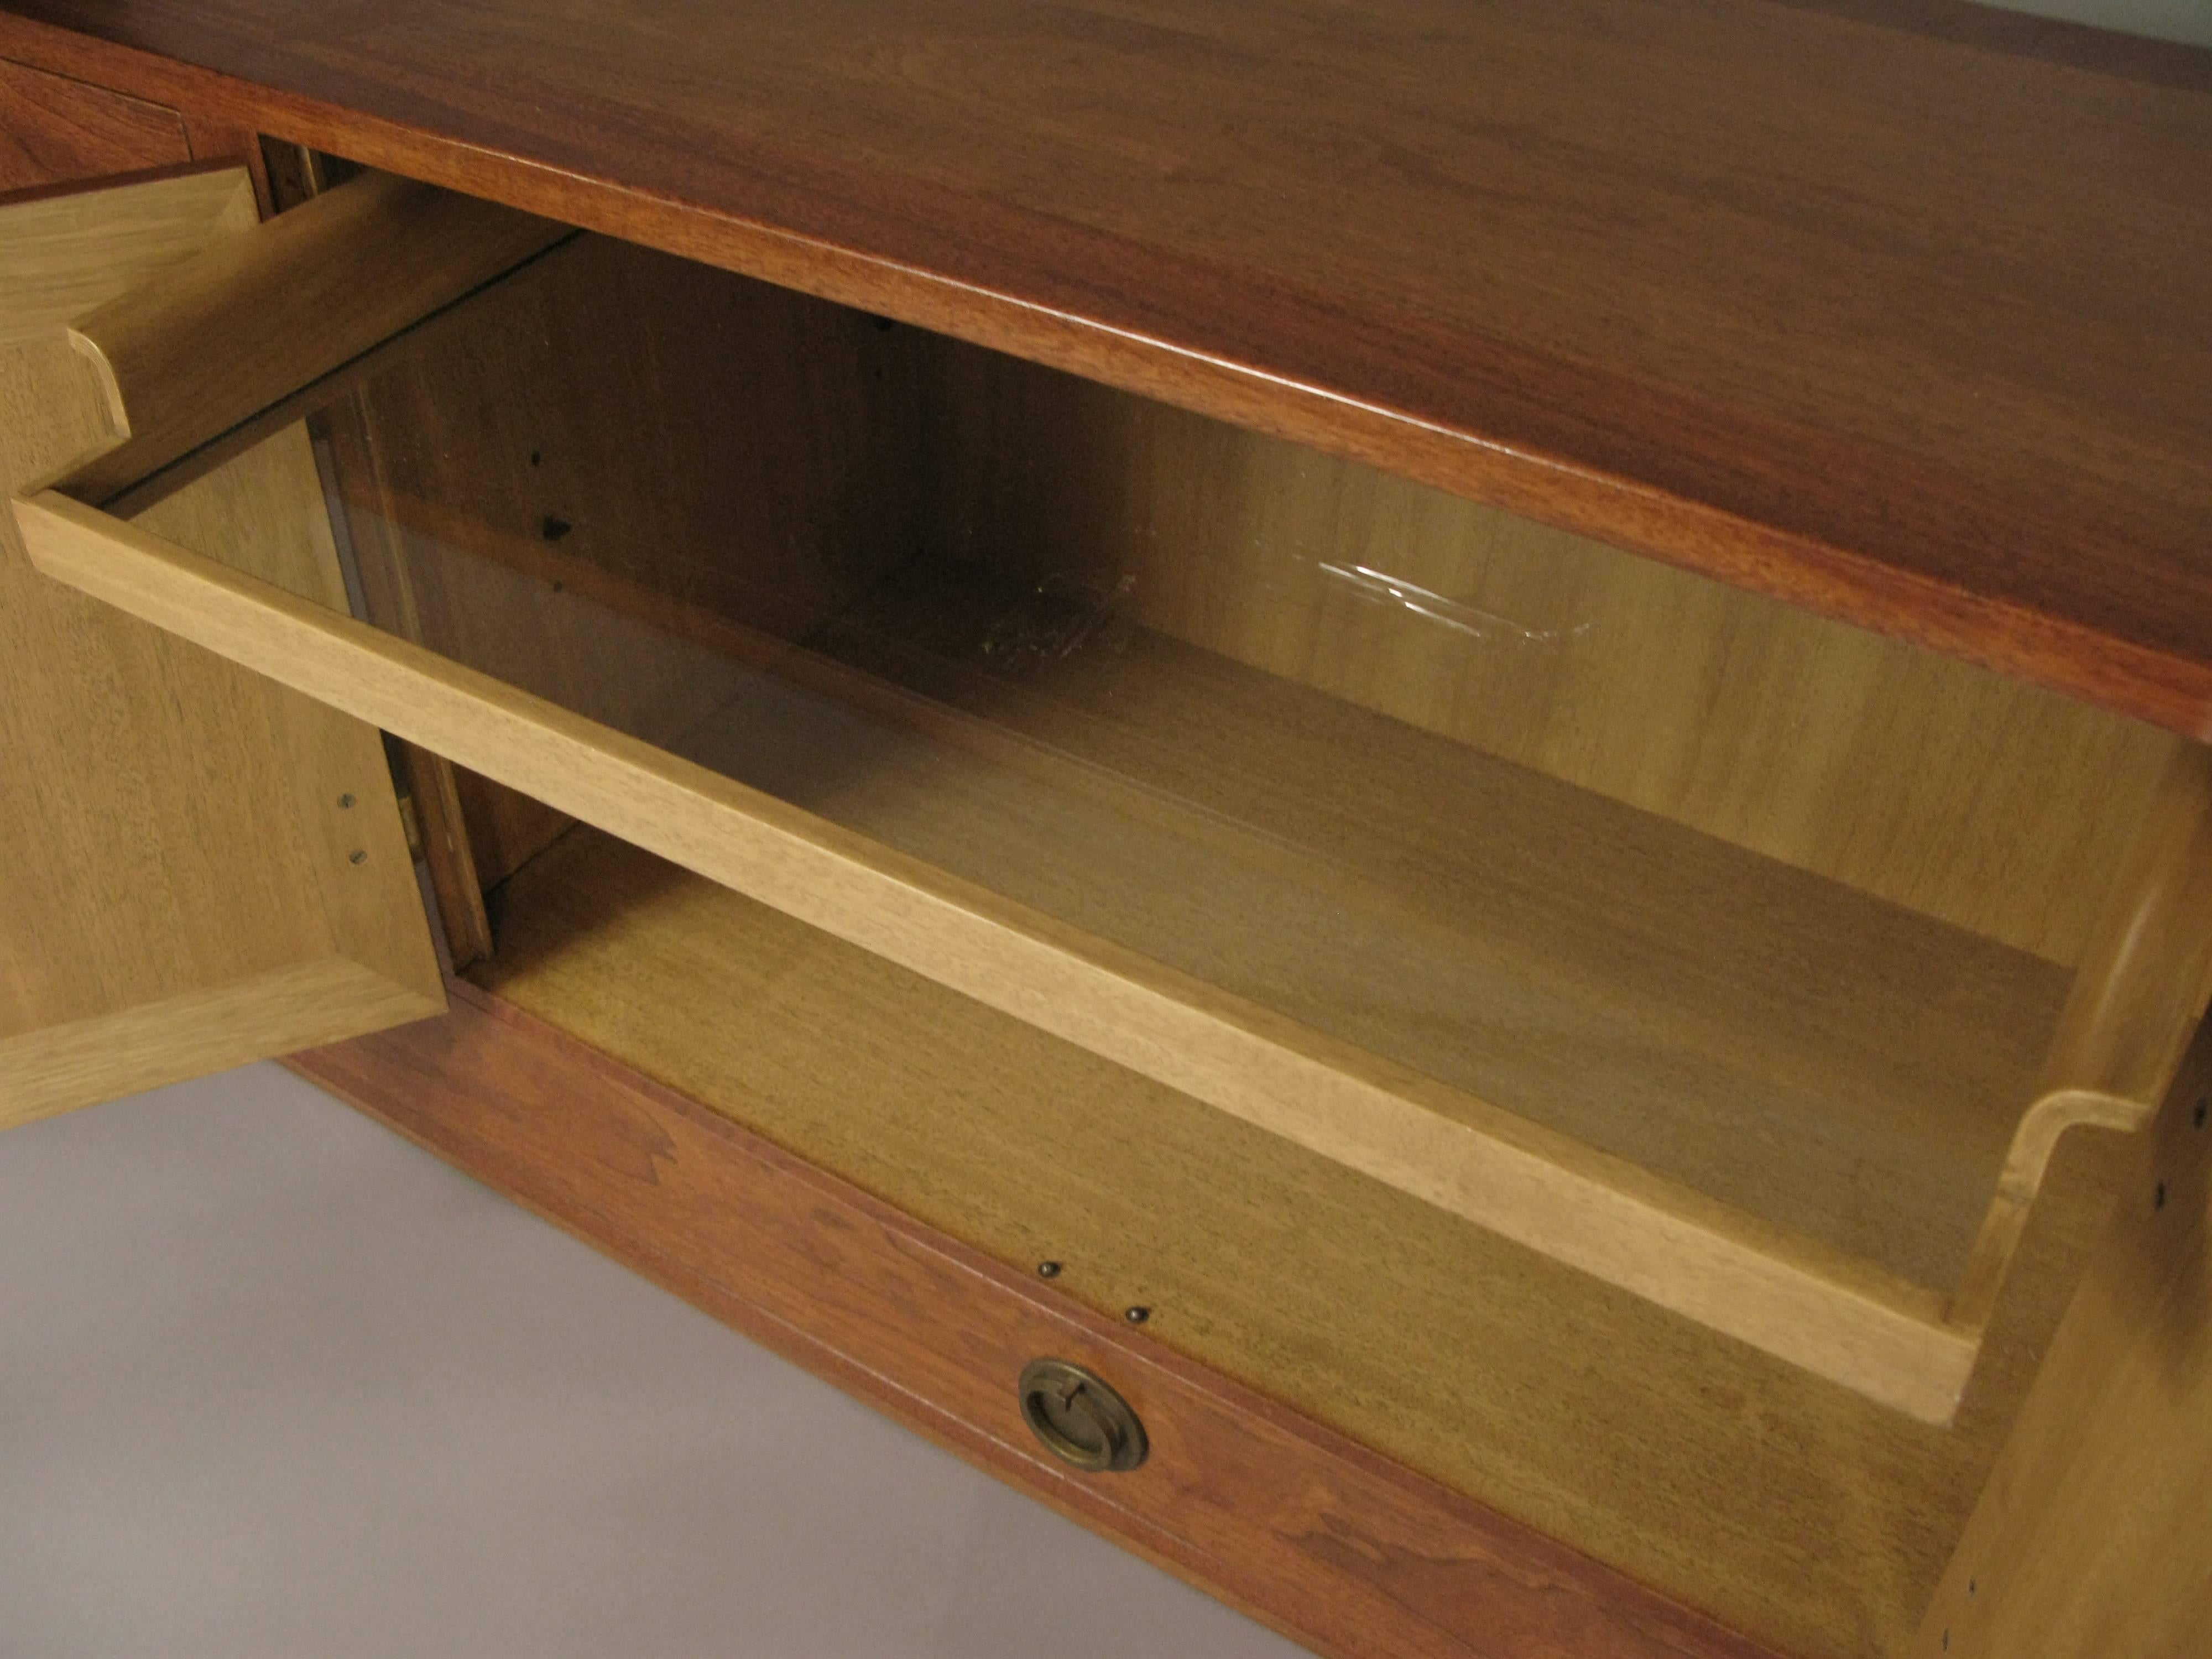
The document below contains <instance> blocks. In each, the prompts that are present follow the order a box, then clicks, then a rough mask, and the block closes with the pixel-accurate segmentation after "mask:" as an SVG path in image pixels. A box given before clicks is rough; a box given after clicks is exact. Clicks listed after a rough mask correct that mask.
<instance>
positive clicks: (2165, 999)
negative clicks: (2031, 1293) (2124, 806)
mask: <svg viewBox="0 0 2212 1659" xmlns="http://www.w3.org/2000/svg"><path fill="white" fill-rule="evenodd" d="M2208 1000H2212V750H2206V749H2203V748H2202V747H2199V746H2197V745H2194V744H2191V745H2189V746H2187V747H2185V748H2184V749H2182V750H2179V752H2177V753H2176V754H2175V755H2174V756H2173V757H2172V763H2171V764H2170V765H2169V766H2168V767H2167V769H2166V775H2165V777H2164V778H2163V779H2162V780H2161V781H2160V787H2159V791H2158V793H2157V795H2156V797H2155V798H2154V799H2153V800H2152V802H2151V803H2150V805H2149V808H2148V811H2146V812H2145V813H2144V815H2143V820H2142V824H2141V826H2140V828H2139V829H2138V832H2137V834H2136V842H2135V845H2134V846H2133V847H2132V848H2130V849H2129V852H2128V856H2127V858H2126V859H2125V860H2124V861H2123V862H2122V863H2121V865H2120V866H2119V867H2118V869H2117V870H2115V871H2114V872H2113V874H2112V881H2111V883H2110V884H2109V887H2108V890H2107V893H2106V900H2105V908H2104V913H2103V915H2101V916H2100V919H2099V921H2098V924H2097V931H2096V933H2095V934H2094V935H2093V937H2092V939H2091V941H2090V949H2089V952H2088V954H2087V957H2086V958H2085V960H2084V961H2083V963H2082V964H2081V972H2080V973H2079V974H2077V975H2075V981H2074V988H2073V990H2072V992H2071V994H2069V996H2068V998H2067V1003H2066V1009H2065V1012H2064V1013H2063V1015H2062V1016H2061V1017H2060V1019H2059V1024H2058V1031H2057V1037H2056V1038H2055V1040H2054V1041H2053V1042H2052V1043H2051V1053H2050V1055H2049V1057H2048V1058H2047V1059H2046V1060H2045V1063H2044V1072H2043V1079H2042V1085H2041V1091H2040V1093H2039V1096H2038V1098H2037V1100H2036V1103H2035V1105H2034V1106H2033V1108H2032V1109H2030V1110H2029V1112H2028V1115H2027V1120H2026V1121H2024V1122H2023V1123H2022V1124H2021V1132H2020V1134H2019V1136H2018V1137H2017V1138H2016V1139H2015V1142H2014V1145H2013V1149H2012V1152H2010V1154H2009V1155H2008V1158H2006V1161H2005V1169H2004V1173H2003V1174H2002V1176H2000V1178H1999V1180H1998V1182H1997V1199H1996V1203H1995V1204H1994V1205H1992V1206H1990V1214H1989V1218H1988V1219H1987V1220H1986V1221H1985V1222H1984V1224H1983V1226H1982V1232H1981V1237H1979V1238H1978V1239H1977V1240H1976V1241H1975V1244H1974V1255H1973V1257H1972V1260H1971V1261H1969V1262H1968V1264H1967V1267H1966V1273H1965V1275H1964V1277H1963V1279H1961V1281H1960V1288H1959V1291H1958V1294H1957V1295H1956V1296H1955V1297H1954V1298H1953V1301H1952V1304H1951V1317H1952V1319H1953V1320H1954V1321H1955V1322H1958V1323H1960V1324H1964V1325H1969V1326H1971V1325H1973V1324H1976V1323H1978V1322H1980V1321H1981V1320H1982V1319H1984V1318H1985V1317H1986V1316H1988V1313H1989V1311H1990V1308H1991V1307H1992V1306H1993V1305H1994V1304H1995V1303H1996V1292H1997V1285H1998V1283H1999V1282H2000V1281H2002V1278H2003V1276H2004V1272H2005V1267H2006V1265H2007V1263H2008V1261H2010V1260H2011V1255H2012V1245H2013V1243H2014V1242H2015V1240H2016V1239H2017V1238H2018V1237H2019V1236H2020V1229H2021V1225H2022V1213H2021V1212H2022V1211H2023V1210H2024V1209H2025V1208H2026V1206H2028V1205H2031V1204H2033V1202H2034V1193H2035V1189H2036V1188H2037V1187H2038V1186H2039V1184H2040V1182H2041V1181H2042V1169H2043V1166H2044V1164H2045V1161H2046V1160H2047V1159H2048V1158H2050V1156H2051V1144H2052V1143H2053V1142H2054V1141H2055V1140H2056V1139H2057V1137H2058V1135H2059V1134H2060V1133H2063V1131H2064V1130H2065V1129H2067V1128H2069V1127H2072V1126H2073V1125H2075V1124H2081V1123H2090V1124H2097V1125H2100V1126H2101V1127H2107V1128H2121V1129H2129V1130H2133V1129H2137V1128H2140V1127H2142V1125H2143V1124H2144V1123H2146V1122H2148V1121H2149V1120H2150V1117H2151V1115H2152V1114H2153V1113H2154V1111H2155V1110H2156V1108H2157V1104H2158V1103H2159V1102H2160V1100H2162V1099H2164V1098H2165V1097H2166V1091H2167V1089H2168V1087H2169V1086H2170V1085H2172V1082H2173V1079H2174V1074H2175V1073H2176V1071H2177V1070H2178V1068H2179V1066H2180V1065H2181V1063H2182V1058H2183V1055H2184V1054H2185V1053H2186V1051H2187V1049H2188V1048H2189V1044H2190V1039H2191V1036H2193V1035H2194V1034H2195V1033H2196V1031H2197V1023H2198V1021H2199V1020H2200V1019H2201V1018H2203V1014H2204V1009H2205V1004H2206V1002H2207V1001H2208Z"/></svg>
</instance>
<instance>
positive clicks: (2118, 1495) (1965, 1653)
mask: <svg viewBox="0 0 2212 1659" xmlns="http://www.w3.org/2000/svg"><path fill="white" fill-rule="evenodd" d="M2208 1097H2212V1028H2208V1029H2207V1030H2206V1031H2204V1032H2202V1033H2200V1034H2199V1036H2198V1039H2197V1044H2196V1046H2195V1048H2194V1049H2193V1050H2192V1052H2191V1054H2190V1055H2189V1058H2188V1060H2187V1061H2186V1063H2185V1066H2184V1067H2183V1070H2182V1072H2181V1074H2180V1076H2179V1078H2178V1079H2176V1081H2175V1084H2174V1087H2173V1090H2172V1093H2171V1094H2170V1095H2168V1097H2166V1103H2165V1106H2164V1109H2163V1110H2162V1111H2161V1112H2160V1119H2159V1125H2158V1127H2157V1130H2156V1133H2155V1139H2154V1141H2153V1143H2152V1145H2151V1146H2149V1147H2148V1148H2147V1149H2146V1151H2147V1152H2148V1154H2149V1155H2148V1157H2147V1158H2143V1159H2142V1160H2141V1162H2140V1163H2139V1164H2138V1167H2137V1169H2136V1172H2135V1174H2134V1176H2133V1178H2132V1179H2131V1180H2130V1182H2129V1183H2128V1185H2127V1187H2126V1188H2125V1190H2124V1195H2123V1198H2122V1200H2121V1204H2120V1206H2119V1209H2118V1213H2117V1215H2116V1216H2115V1218H2114V1219H2113V1222H2112V1231H2111V1232H2110V1234H2109V1235H2108V1237H2106V1240H2105V1242H2104V1243H2103V1245H2102V1247H2101V1249H2100V1251H2099V1253H2098V1255H2097V1258H2096V1261H2095V1264H2094V1265H2093V1267H2092V1268H2091V1270H2090V1273H2089V1276H2088V1277H2087V1279H2085V1280H2084V1281H2083V1283H2082V1285H2081V1291H2080V1294H2079V1295H2078V1296H2077V1297H2075V1302H2074V1305H2073V1306H2072V1307H2071V1308H2070V1309H2069V1310H2068V1311H2067V1315H2066V1318H2065V1322H2063V1324H2062V1325H2061V1326H2060V1327H2059V1329H2058V1334H2057V1336H2056V1338H2054V1339H2053V1340H2052V1343H2051V1352H2050V1356H2049V1358H2047V1359H2046V1360H2045V1363H2044V1366H2043V1369H2042V1371H2041V1372H2040V1374H2039V1376H2037V1378H2036V1382H2035V1387H2034V1389H2033V1390H2032V1391H2031V1392H2030V1394H2029V1395H2028V1397H2027V1403H2026V1405H2025V1406H2023V1407H2022V1408H2021V1415H2020V1419H2019V1422H2018V1424H2017V1425H2015V1428H2014V1431H2013V1434H2012V1437H2011V1438H2010V1439H2009V1440H2008V1441H2007V1442H2006V1444H2005V1449H2004V1453H2003V1455H2002V1457H2001V1458H2000V1459H1999V1460H1998V1462H1997V1466H1996V1468H1995V1470H1993V1471H1992V1473H1991V1474H1990V1480H1989V1484H1988V1485H1987V1486H1986V1487H1985V1488H1984V1491H1983V1494H1982V1499H1981V1502H1980V1504H1978V1505H1977V1507H1976V1508H1975V1510H1974V1514H1973V1518H1972V1520H1971V1521H1970V1522H1968V1523H1967V1526H1966V1530H1965V1533H1964V1534H1963V1535H1962V1536H1961V1538H1960V1542H1959V1547H1958V1550H1957V1553H1955V1554H1954V1556H1953V1558H1952V1559H1951V1563H1950V1565H1949V1567H1948V1569H1947V1571H1945V1573H1944V1575H1943V1579H1942V1583H1941V1584H1940V1585H1939V1586H1938V1587H1937V1589H1936V1595H1935V1598H1934V1600H1933V1601H1931V1602H1930V1604H1929V1608H1928V1613H1927V1618H1926V1620H1925V1621H1924V1622H1923V1624H1922V1626H1921V1628H1920V1632H1919V1635H1918V1638H1917V1641H1916V1642H1915V1644H1914V1645H1913V1647H1912V1649H1911V1653H1912V1654H1913V1655H1914V1656H1915V1659H1919V1656H1925V1659H1942V1656H1945V1655H1949V1656H1952V1659H2031V1656H2032V1659H2104V1656H2106V1655H2112V1654H2123V1653H2124V1654H2129V1655H2140V1656H2142V1659H2185V1656H2188V1655H2191V1654H2195V1653H2198V1652H2201V1651H2202V1650H2203V1646H2204V1632H2205V1627H2206V1620H2208V1618H2212V1551H2208V1550H2207V1548H2206V1547H2205V1536H2206V1534H2205V1527H2206V1523H2207V1522H2208V1520H2212V1510H2208V1500H2207V1494H2208V1492H2212V1271H2208V1269H2212V1179H2208V1171H2212V1128H2208V1127H2207V1104H2206V1103H2207V1100H2208Z"/></svg>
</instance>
